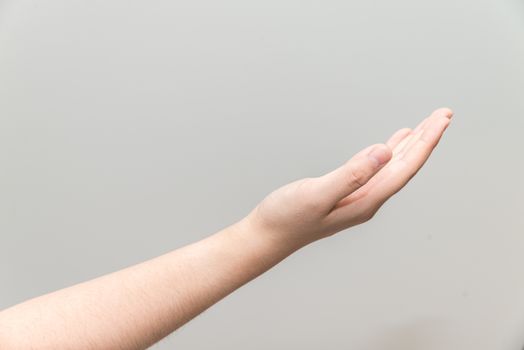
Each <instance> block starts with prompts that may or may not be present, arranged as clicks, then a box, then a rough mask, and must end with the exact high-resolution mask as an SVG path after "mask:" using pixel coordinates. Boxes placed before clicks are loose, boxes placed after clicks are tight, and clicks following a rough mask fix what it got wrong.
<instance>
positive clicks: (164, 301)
mask: <svg viewBox="0 0 524 350" xmlns="http://www.w3.org/2000/svg"><path fill="white" fill-rule="evenodd" d="M451 116H452V112H451V110H449V109H447V108H441V109H438V110H436V111H434V112H433V113H432V114H431V116H429V117H428V118H426V119H425V120H424V121H423V122H422V123H421V124H419V125H418V126H417V127H416V128H415V129H413V130H411V129H401V130H399V131H397V132H396V133H395V134H394V135H393V136H392V137H391V138H390V139H389V140H388V141H387V142H386V143H385V144H378V145H373V146H370V147H368V148H366V149H364V150H362V151H361V152H359V153H358V154H356V155H355V156H354V157H353V158H352V159H350V160H349V161H347V162H346V163H345V164H343V165H341V166H340V167H339V168H337V169H335V170H333V171H331V172H330V173H328V174H325V175H322V176H319V177H312V178H305V179H301V180H298V181H295V182H292V183H290V184H288V185H285V186H283V187H281V188H279V189H277V190H275V191H273V192H272V193H270V194H269V195H268V196H267V197H266V198H264V199H263V200H262V201H261V202H260V203H259V204H258V205H257V206H256V207H255V208H254V209H253V210H252V211H251V212H250V213H249V214H248V215H247V216H246V217H245V218H243V219H242V220H240V221H238V222H237V223H235V224H233V225H231V226H229V227H227V228H225V229H223V230H221V231H219V232H217V233H215V234H213V235H211V236H209V237H207V238H205V239H203V240H201V241H199V242H196V243H193V244H191V245H188V246H185V247H182V248H179V249H176V250H174V251H172V252H170V253H167V254H165V255H162V256H159V257H157V258H154V259H152V260H149V261H146V262H143V263H140V264H137V265H134V266H131V267H129V268H126V269H123V270H120V271H117V272H114V273H112V274H109V275H105V276H102V277H99V278H96V279H94V280H91V281H87V282H84V283H81V284H77V285H74V286H72V287H69V288H66V289H62V290H59V291H56V292H53V293H50V294H47V295H44V296H40V297H38V298H34V299H31V300H28V301H26V302H23V303H21V304H18V305H15V306H13V307H11V308H8V309H6V310H3V311H2V312H0V349H5V350H11V349H55V350H56V349H145V348H147V347H149V346H151V345H152V344H154V343H155V342H157V341H158V340H160V339H162V338H163V337H165V336H167V335H168V334H170V333H171V332H173V331H175V330H176V329H177V328H179V327H180V326H182V325H183V324H184V323H186V322H188V321H189V320H191V319H192V318H193V317H195V316H196V315H198V314H199V313H201V312H203V311H204V310H205V309H207V308H208V307H210V306H211V305H213V304H214V303H216V302H217V301H219V300H220V299H222V298H223V297H225V296H226V295H228V294H230V293H231V292H233V291H234V290H236V289H237V288H239V287H240V286H242V285H243V284H245V283H247V282H249V281H250V280H252V279H253V278H255V277H257V276H259V275H260V274H262V273H264V272H265V271H267V270H268V269H270V268H271V267H272V266H274V265H275V264H277V263H279V262H280V261H282V260H283V259H284V258H286V257H287V256H289V255H290V254H292V253H293V252H295V251H296V250H298V249H300V248H302V247H304V246H306V245H308V244H310V243H312V242H314V241H316V240H319V239H322V238H325V237H328V236H331V235H333V234H334V233H336V232H339V231H341V230H344V229H347V228H349V227H351V226H355V225H358V224H361V223H363V222H366V221H368V220H370V219H371V218H372V217H373V215H374V214H375V213H376V212H377V211H378V209H379V208H380V207H381V206H382V204H384V202H385V201H386V200H387V199H388V198H390V197H391V196H392V195H394V194H395V193H396V192H398V191H399V190H400V189H401V188H402V187H404V185H406V183H407V182H408V181H409V180H410V179H411V178H412V177H413V176H414V175H415V174H416V173H417V171H418V170H419V169H420V168H421V167H422V166H423V164H424V163H425V162H426V160H427V159H428V157H429V156H430V154H431V152H432V151H433V149H434V148H435V146H436V145H437V143H438V142H439V140H440V138H441V136H442V134H443V133H444V131H445V130H446V128H447V126H448V125H449V123H450V119H451Z"/></svg>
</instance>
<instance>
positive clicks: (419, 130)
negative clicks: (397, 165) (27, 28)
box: [399, 108, 453, 157]
mask: <svg viewBox="0 0 524 350" xmlns="http://www.w3.org/2000/svg"><path fill="white" fill-rule="evenodd" d="M452 116H453V112H452V111H451V110H450V109H449V108H439V109H437V110H435V111H434V112H433V113H431V115H430V116H429V117H428V118H426V119H425V120H424V121H423V122H422V123H420V124H419V125H418V126H417V127H416V128H415V130H414V133H415V135H414V137H412V138H411V140H410V141H409V142H408V143H407V144H406V145H405V147H404V148H403V149H402V150H401V151H400V152H399V154H400V156H401V157H403V156H404V155H405V154H406V153H407V152H409V150H410V149H411V147H413V145H415V144H417V143H418V141H419V139H420V138H421V137H422V136H423V135H424V131H425V130H426V129H427V128H428V127H429V126H431V125H432V123H434V122H435V120H437V119H439V118H444V119H450V118H451V117H452Z"/></svg>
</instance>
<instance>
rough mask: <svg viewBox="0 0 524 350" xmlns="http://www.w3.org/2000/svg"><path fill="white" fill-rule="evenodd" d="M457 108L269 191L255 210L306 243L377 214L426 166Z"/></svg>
mask: <svg viewBox="0 0 524 350" xmlns="http://www.w3.org/2000/svg"><path fill="white" fill-rule="evenodd" d="M452 115H453V112H452V111H451V110H450V109H448V108H440V109H437V110H435V111H434V112H433V113H432V114H431V115H430V116H429V117H427V118H426V119H424V120H423V121H422V122H421V123H420V124H419V125H418V126H417V127H416V128H415V129H408V128H405V129H401V130H399V131H397V132H396V133H395V134H394V135H393V136H392V137H391V138H390V139H389V140H388V141H387V142H386V143H385V144H378V145H373V146H370V147H368V148H366V149H364V150H362V151H361V152H359V153H358V154H356V155H355V156H354V157H353V158H351V159H350V160H349V161H347V162H346V163H345V164H344V165H342V166H341V167H339V168H337V169H335V170H333V171H331V172H330V173H328V174H325V175H322V176H319V177H313V178H305V179H301V180H298V181H295V182H293V183H290V184H288V185H285V186H283V187H281V188H279V189H277V190H275V191H273V192H272V193H270V194H269V195H268V196H267V197H266V198H265V199H264V200H263V201H262V202H261V203H260V204H259V205H258V206H257V207H256V208H255V210H254V211H253V212H252V213H251V215H250V216H251V217H252V218H253V221H255V222H256V223H257V224H259V225H263V226H264V227H265V228H266V230H269V231H270V232H274V233H276V234H277V235H280V236H286V237H285V238H286V239H288V240H289V241H294V242H297V244H300V245H303V244H307V243H310V242H312V241H314V240H317V239H319V238H322V237H325V236H328V235H330V234H333V233H335V232H338V231H340V230H343V229H346V228H348V227H351V226H354V225H357V224H360V223H363V222H365V221H367V220H369V219H371V218H372V217H373V215H374V214H375V213H376V212H377V210H378V209H379V208H380V207H381V206H382V204H384V202H385V201H386V200H387V199H388V198H390V197H391V196H392V195H394V194H395V193H396V192H398V191H399V190H400V189H402V187H404V186H405V185H406V184H407V183H408V182H409V180H410V179H411V178H412V177H413V176H414V175H415V174H416V173H417V172H418V170H419V169H420V168H421V167H422V166H423V165H424V163H425V162H426V160H427V159H428V158H429V156H430V155H431V153H432V151H433V149H434V148H435V146H436V145H437V144H438V142H439V140H440V138H441V136H442V134H443V133H444V131H445V130H446V128H447V126H448V125H449V123H450V120H451V117H452Z"/></svg>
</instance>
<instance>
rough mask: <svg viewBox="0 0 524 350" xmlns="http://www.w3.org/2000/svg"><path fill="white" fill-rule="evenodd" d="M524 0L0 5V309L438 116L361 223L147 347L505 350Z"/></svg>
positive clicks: (183, 240)
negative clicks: (386, 197) (396, 188)
mask: <svg viewBox="0 0 524 350" xmlns="http://www.w3.org/2000/svg"><path fill="white" fill-rule="evenodd" d="M523 35H524V4H523V3H522V2H519V1H514V0H507V1H501V0H493V1H486V0H460V1H457V0H440V1H417V0H399V1H387V0H381V1H360V2H359V1H331V0H329V1H304V0H302V1H291V0H269V1H268V0H265V1H257V2H248V1H242V0H226V1H211V0H205V1H198V0H197V1H183V2H182V1H160V0H156V1H121V0H119V1H107V0H104V1H101V0H97V1H93V0H90V1H72V0H53V1H24V0H17V1H14V0H13V1H3V2H0V161H1V169H0V279H1V281H0V283H1V284H0V285H1V287H0V308H3V307H7V306H10V305H12V304H15V303H18V302H20V301H23V300H25V299H27V298H30V297H34V296H37V295H40V294H42V293H46V292H49V291H52V290H55V289H58V288H62V287H65V286H69V285H71V284H74V283H77V282H80V281H84V280H87V279H90V278H93V277H96V276H99V275H101V274H105V273H108V272H111V271H114V270H117V269H120V268H123V267H125V266H129V265H131V264H135V263H138V262H140V261H143V260H145V259H148V258H151V257H154V256H156V255H159V254H162V253H165V252H167V251H169V250H171V249H174V248H177V247H180V246H183V245H185V244H187V243H190V242H194V241H196V240H198V239H200V238H203V237H205V236H207V235H209V234H211V233H213V232H215V231H217V230H218V229H221V228H223V227H225V226H227V225H229V224H231V223H233V222H235V221H236V220H238V219H240V218H241V217H242V216H243V215H245V214H246V213H247V212H248V211H249V210H250V209H251V208H252V207H253V206H254V205H255V204H256V203H257V202H258V201H259V200H260V199H262V198H263V196H264V195H266V194H267V193H268V192H270V191H271V190H273V189H274V188H276V187H278V186H280V185H283V184H285V183H288V182H290V181H292V180H295V179H298V178H301V177H306V176H316V175H320V174H322V173H324V172H326V171H329V170H331V169H333V168H334V167H336V166H338V165H340V164H341V163H342V162H344V161H345V160H346V159H348V157H350V156H351V155H352V154H354V153H355V152H356V151H358V150H360V149H361V148H363V147H365V146H367V145H369V144H371V143H375V142H382V141H385V140H386V139H387V137H388V136H389V135H390V134H391V133H392V132H393V131H395V130H396V129H398V128H400V127H405V126H413V125H415V124H416V123H417V122H418V121H419V120H421V119H422V118H424V117H425V116H426V115H427V114H428V113H429V112H431V111H432V110H433V109H435V108H437V107H440V106H449V107H451V108H453V109H454V110H455V112H456V119H455V120H454V122H453V124H452V126H451V127H450V129H449V130H448V132H447V134H446V136H445V139H443V142H442V144H441V145H440V146H439V148H438V150H437V151H436V153H435V154H434V156H433V157H432V159H431V160H430V162H429V163H428V164H427V166H426V167H425V168H424V170H422V171H421V172H420V174H419V176H418V177H416V179H414V180H413V182H412V183H411V184H410V185H409V187H407V188H406V189H405V190H404V191H403V192H401V193H400V194H399V195H398V196H396V197H395V198H394V199H393V200H391V201H390V202H389V203H388V204H387V205H386V206H385V207H384V208H383V210H382V211H381V212H380V214H378V215H377V216H376V218H375V219H374V220H373V221H372V222H370V223H368V224H366V225H364V226H360V227H358V228H354V229H352V230H349V231H347V232H343V233H341V234H339V235H338V236H335V237H333V238H331V239H328V240H325V241H321V242H318V243H317V244H315V245H311V246H309V247H307V248H306V249H304V250H302V251H300V252H298V253H297V254H296V255H294V256H292V257H290V258H289V259H287V260H286V261H284V262H283V263H282V264H280V265H279V266H277V267H276V268H274V269H273V270H271V271H270V272H269V273H267V274H265V275H263V276H262V277H260V278H258V279H257V280H255V281H254V282H252V283H250V284H249V285H247V286H245V287H243V288H241V289H240V290H238V291H237V292H235V293H234V294H233V295H231V296H230V297H229V298H227V299H225V300H224V301H222V302H220V303H219V304H217V305H215V306H214V307H213V308H211V309H210V310H208V311H206V312H205V313H204V314H202V315H201V316H199V317H198V318H197V319H195V320H194V321H193V322H191V323H190V324H188V325H186V326H185V327H183V328H182V329H181V330H180V331H178V332H177V333H175V334H174V335H172V336H170V337H169V338H168V339H166V340H164V341H163V342H162V343H160V344H159V345H157V346H156V347H155V348H156V349H170V348H177V349H192V350H193V349H319V348H321V347H324V348H329V349H370V350H378V349H388V350H391V349H393V350H415V349H417V350H420V349H424V350H432V349H446V350H453V349H457V350H459V349H460V350H464V349H477V350H478V349H490V350H491V349H520V348H521V346H522V344H524V254H523V253H522V252H523V251H524V232H523V231H524V230H523V229H524V220H523V216H522V205H521V198H522V197H523V195H524V187H523V185H522V180H523V166H522V162H523V154H522V151H523V150H524V140H523V138H522V131H523V126H524V125H523V121H522V120H523V117H524V98H523V95H524V67H523V62H524V40H523Z"/></svg>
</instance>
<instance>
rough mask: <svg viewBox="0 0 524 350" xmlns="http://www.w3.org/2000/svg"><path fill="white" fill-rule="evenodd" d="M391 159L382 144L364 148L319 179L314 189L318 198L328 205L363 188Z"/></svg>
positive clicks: (389, 150)
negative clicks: (316, 190)
mask: <svg viewBox="0 0 524 350" xmlns="http://www.w3.org/2000/svg"><path fill="white" fill-rule="evenodd" d="M391 157H392V152H391V149H390V148H389V147H388V146H386V145H384V144H377V145H373V146H370V147H368V148H365V149H364V150H362V151H360V152H359V153H357V154H356V155H355V156H353V158H351V159H350V160H349V161H347V162H346V163H345V164H344V165H342V166H341V167H339V168H337V169H335V170H333V171H331V172H329V173H327V174H325V175H323V176H321V177H319V178H318V179H317V180H318V182H317V186H315V187H316V189H318V191H319V192H318V196H319V198H324V199H325V201H327V202H329V203H330V205H333V206H334V205H335V204H336V203H338V202H339V201H340V200H341V199H343V198H345V197H347V196H348V195H350V194H351V193H353V192H355V191H356V190H357V189H359V188H360V187H362V186H364V185H365V184H366V183H367V182H368V181H369V180H370V179H371V178H372V177H373V176H374V175H375V174H376V173H377V172H378V171H379V170H380V169H382V167H384V165H386V164H387V162H389V160H390V159H391Z"/></svg>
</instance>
